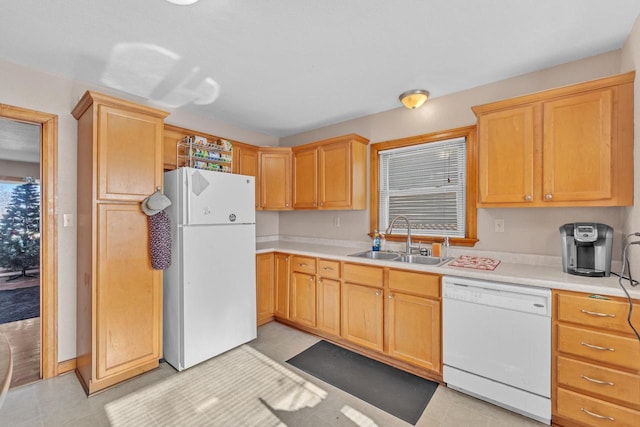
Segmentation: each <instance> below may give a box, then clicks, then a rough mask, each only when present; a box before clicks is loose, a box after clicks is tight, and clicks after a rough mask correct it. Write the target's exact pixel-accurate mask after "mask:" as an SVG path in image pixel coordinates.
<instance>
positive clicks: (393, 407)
mask: <svg viewBox="0 0 640 427" xmlns="http://www.w3.org/2000/svg"><path fill="white" fill-rule="evenodd" d="M287 363H289V364H291V365H293V366H295V367H296V368H298V369H301V370H303V371H305V372H307V373H309V374H311V375H313V376H314V377H317V378H319V379H321V380H323V381H325V382H328V383H329V384H331V385H333V386H335V387H338V388H339V389H341V390H344V391H346V392H347V393H349V394H351V395H353V396H356V397H358V398H360V399H362V400H364V401H366V402H369V403H370V404H372V405H374V406H376V407H377V408H380V409H382V410H383V411H385V412H388V413H390V414H392V415H394V416H396V417H398V418H400V419H403V420H404V421H406V422H408V423H411V424H413V425H415V423H416V422H417V421H418V419H419V418H420V416H421V415H422V412H424V409H425V408H426V407H427V404H428V403H429V400H430V399H431V396H433V393H435V391H436V388H438V383H435V382H433V381H429V380H425V379H424V378H420V377H417V376H415V375H413V374H410V373H408V372H404V371H401V370H399V369H396V368H394V367H392V366H389V365H385V364H384V363H380V362H378V361H375V360H372V359H369V358H368V357H364V356H361V355H359V354H356V353H354V352H351V351H349V350H345V349H344V348H342V347H338V346H336V345H333V344H331V343H328V342H326V341H320V342H318V343H316V344H314V345H313V346H311V347H309V348H308V349H306V350H305V351H303V352H302V353H300V354H298V355H296V356H294V357H292V358H291V359H289V360H287Z"/></svg>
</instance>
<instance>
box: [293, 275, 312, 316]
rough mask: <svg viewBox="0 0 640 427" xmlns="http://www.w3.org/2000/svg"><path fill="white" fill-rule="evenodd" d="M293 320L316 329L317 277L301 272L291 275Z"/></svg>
mask: <svg viewBox="0 0 640 427" xmlns="http://www.w3.org/2000/svg"><path fill="white" fill-rule="evenodd" d="M291 320H292V321H293V322H296V323H299V324H300V325H304V326H309V327H311V328H315V327H316V276H314V275H310V274H306V273H299V272H293V273H292V274H291Z"/></svg>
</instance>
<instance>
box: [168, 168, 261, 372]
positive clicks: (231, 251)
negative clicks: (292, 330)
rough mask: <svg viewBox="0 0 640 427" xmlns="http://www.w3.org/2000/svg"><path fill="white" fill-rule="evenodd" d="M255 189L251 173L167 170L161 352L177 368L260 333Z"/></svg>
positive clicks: (194, 363) (190, 169) (196, 362)
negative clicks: (168, 222)
mask: <svg viewBox="0 0 640 427" xmlns="http://www.w3.org/2000/svg"><path fill="white" fill-rule="evenodd" d="M254 186H255V178H254V177H252V176H244V175H233V174H229V173H222V172H211V171H206V170H200V169H193V168H179V169H176V170H173V171H170V172H166V173H165V174H164V191H165V195H166V196H167V197H168V198H169V199H170V200H171V202H172V204H171V206H170V207H168V208H167V209H166V212H167V213H168V215H169V218H170V219H171V239H172V246H171V266H170V267H169V268H168V269H166V270H165V271H164V280H163V281H164V288H163V290H164V295H163V349H164V359H165V360H166V361H167V362H168V363H169V364H170V365H171V366H173V367H174V368H176V369H177V370H178V371H181V370H183V369H187V368H189V367H191V366H194V365H196V364H198V363H200V362H203V361H205V360H207V359H210V358H211V357H214V356H216V355H218V354H221V353H224V352H225V351H227V350H230V349H232V348H234V347H237V346H239V345H241V344H244V343H246V342H248V341H251V340H253V339H255V338H256V336H257V328H256V265H255V253H256V245H255V241H256V239H255V235H256V233H255V202H254V199H255V190H254Z"/></svg>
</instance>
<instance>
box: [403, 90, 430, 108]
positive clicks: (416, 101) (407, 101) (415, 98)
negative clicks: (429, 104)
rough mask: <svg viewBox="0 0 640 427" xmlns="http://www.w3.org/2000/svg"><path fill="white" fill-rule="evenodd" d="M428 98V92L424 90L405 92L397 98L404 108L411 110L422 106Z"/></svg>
mask: <svg viewBox="0 0 640 427" xmlns="http://www.w3.org/2000/svg"><path fill="white" fill-rule="evenodd" d="M428 97H429V92H428V91H426V90H424V89H414V90H408V91H406V92H405V93H403V94H402V95H400V97H399V98H400V102H402V103H403V104H404V106H405V107H407V108H411V109H412V110H413V109H414V108H418V107H419V106H421V105H422V104H424V103H425V101H426V100H427V98H428Z"/></svg>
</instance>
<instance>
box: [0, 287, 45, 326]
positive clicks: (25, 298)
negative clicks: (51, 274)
mask: <svg viewBox="0 0 640 427" xmlns="http://www.w3.org/2000/svg"><path fill="white" fill-rule="evenodd" d="M39 316H40V286H29V287H27V288H19V289H9V290H6V291H0V323H9V322H16V321H18V320H24V319H31V318H33V317H39Z"/></svg>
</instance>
